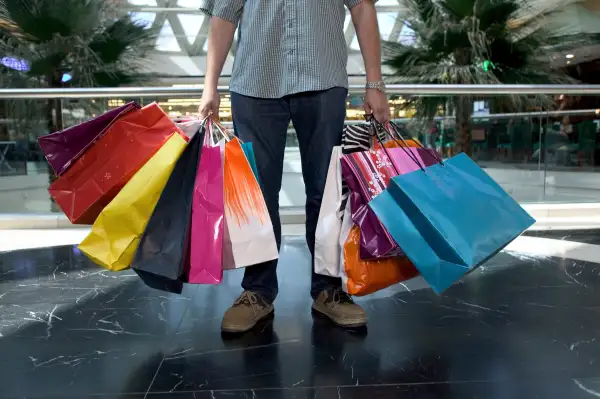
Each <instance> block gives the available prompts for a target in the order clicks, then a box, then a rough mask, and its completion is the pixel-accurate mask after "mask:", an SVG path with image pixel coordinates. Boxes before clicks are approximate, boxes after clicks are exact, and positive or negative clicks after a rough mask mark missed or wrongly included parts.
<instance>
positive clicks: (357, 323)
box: [312, 288, 367, 328]
mask: <svg viewBox="0 0 600 399" xmlns="http://www.w3.org/2000/svg"><path fill="white" fill-rule="evenodd" d="M312 308H313V309H314V310H316V311H317V312H319V313H321V314H323V315H325V316H327V317H328V318H330V319H331V320H332V321H333V322H334V323H335V324H337V325H339V326H341V327H351V328H356V327H363V326H365V325H366V324H367V314H366V313H365V311H364V310H363V308H361V307H360V306H359V305H357V304H355V303H354V301H353V300H352V298H350V296H349V295H348V294H347V293H345V292H344V291H342V289H341V288H335V289H329V290H325V291H323V292H321V293H320V294H319V296H318V297H317V299H315V301H314V302H313V305H312Z"/></svg>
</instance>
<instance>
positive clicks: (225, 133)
mask: <svg viewBox="0 0 600 399" xmlns="http://www.w3.org/2000/svg"><path fill="white" fill-rule="evenodd" d="M207 118H208V121H209V126H210V127H211V128H216V130H218V131H219V133H221V136H222V137H223V139H225V141H226V142H229V141H231V140H232V139H233V138H234V137H235V136H234V135H233V134H232V133H231V132H230V131H229V129H227V128H226V127H225V126H223V124H222V123H221V122H219V120H218V119H216V118H215V117H214V116H213V115H212V114H211V115H209V116H208V117H207ZM211 130H212V129H211Z"/></svg>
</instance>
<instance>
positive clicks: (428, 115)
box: [384, 0, 585, 154]
mask: <svg viewBox="0 0 600 399" xmlns="http://www.w3.org/2000/svg"><path fill="white" fill-rule="evenodd" d="M576 1H577V0H562V1H560V2H557V3H556V5H555V6H552V7H549V6H546V7H540V2H539V1H538V2H535V1H531V0H404V4H405V6H406V12H407V14H406V16H405V17H404V19H405V26H406V28H407V29H408V30H409V31H411V34H414V41H413V42H412V43H405V44H402V43H397V42H385V43H384V54H385V57H386V61H385V63H386V64H387V65H388V66H390V67H391V69H392V71H393V78H392V79H391V80H393V81H394V82H401V83H420V84H499V83H505V84H510V83H514V84H517V83H521V84H552V83H568V82H573V81H574V80H573V79H571V78H569V77H568V76H567V75H566V73H565V71H564V70H563V69H560V68H556V66H555V63H554V62H553V58H552V54H553V53H555V52H556V51H558V50H560V49H561V48H563V49H564V48H567V49H568V48H574V47H576V46H577V45H581V44H582V43H584V42H585V38H583V37H580V36H568V37H566V36H560V35H559V34H558V33H556V32H553V31H552V30H551V27H550V26H549V25H548V23H547V22H548V17H549V16H550V15H552V14H554V13H555V12H556V11H557V10H558V9H559V8H558V7H559V4H561V5H562V7H564V6H565V5H566V3H573V2H576ZM546 4H547V3H546ZM503 99H506V97H504V98H503ZM507 99H508V100H509V105H512V107H513V109H514V108H516V107H522V106H524V105H526V104H527V103H528V100H531V99H527V98H523V97H519V96H511V97H508V98H507ZM473 100H474V99H473V98H471V97H468V96H458V97H446V96H440V97H415V98H413V99H412V100H411V101H410V105H411V106H414V107H415V108H416V110H417V117H418V118H419V119H420V120H422V121H431V119H432V118H433V117H434V116H435V115H436V114H437V113H438V112H439V111H440V109H448V108H452V109H453V111H454V114H455V116H456V136H455V148H454V151H455V152H466V153H467V154H470V153H471V138H470V129H469V125H470V119H471V113H472V111H473ZM500 100H501V99H495V101H500ZM536 101H537V102H538V104H539V103H540V102H539V101H543V102H544V104H552V103H553V102H552V98H550V97H543V96H541V97H537V98H536ZM502 106H503V107H505V108H506V104H503V105H502Z"/></svg>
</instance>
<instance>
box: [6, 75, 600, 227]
mask: <svg viewBox="0 0 600 399" xmlns="http://www.w3.org/2000/svg"><path fill="white" fill-rule="evenodd" d="M219 91H220V92H221V93H222V94H227V92H228V87H219ZM349 93H350V95H351V96H350V97H349V100H348V101H350V103H351V104H352V107H354V108H355V109H354V110H352V112H354V114H351V113H350V111H349V119H351V118H353V117H356V118H357V119H360V118H359V116H360V115H359V114H360V112H361V105H360V104H355V103H353V99H356V98H357V97H358V98H359V99H360V95H361V94H362V93H364V86H362V85H351V86H350V87H349ZM388 93H389V94H390V95H402V96H449V97H451V96H470V97H472V98H485V99H491V98H494V97H501V96H506V95H514V94H518V95H527V96H529V95H531V96H533V97H532V98H535V95H541V94H544V95H556V96H557V97H558V96H560V95H565V96H573V97H577V98H583V99H586V98H588V99H589V98H590V97H591V100H592V101H590V102H588V103H587V105H586V106H582V107H581V106H580V107H579V108H580V109H568V110H551V109H548V110H545V108H544V107H541V106H540V107H538V108H536V109H535V110H533V111H532V110H529V111H527V112H519V113H501V114H480V113H474V114H473V115H472V121H471V128H472V129H471V133H472V140H473V148H474V153H473V159H475V160H476V161H477V162H478V163H479V164H480V165H481V166H482V167H484V168H485V169H486V170H487V171H488V173H489V174H490V175H491V176H492V177H493V178H494V179H496V180H497V181H498V182H499V183H500V184H501V185H502V186H503V187H504V188H505V189H506V190H507V191H509V192H510V193H511V194H512V195H513V196H514V197H515V198H516V199H517V200H519V201H520V202H523V203H539V202H569V203H572V202H598V201H599V200H600V179H598V176H600V174H599V173H598V172H600V110H598V109H596V104H597V103H600V85H396V84H394V85H389V86H388ZM201 94H202V87H201V86H197V85H194V86H192V85H190V86H183V87H182V86H177V87H119V88H85V89H77V88H73V89H60V88H58V89H16V88H15V89H0V100H11V101H9V102H8V103H10V104H12V106H15V104H16V105H17V107H16V108H15V109H18V112H12V111H14V110H12V111H11V113H9V115H8V116H0V118H5V119H0V215H1V214H20V215H22V214H48V213H50V212H59V210H58V209H56V208H55V207H54V208H53V207H52V204H51V202H50V200H49V198H48V194H47V191H46V188H47V185H48V170H47V166H46V162H45V161H44V158H43V156H42V155H41V153H40V152H39V148H37V145H36V144H35V141H36V140H37V137H38V136H40V135H43V134H46V133H47V129H46V125H47V123H46V118H47V117H48V115H47V113H46V107H47V101H46V100H47V99H64V100H66V101H65V102H64V105H65V109H64V114H63V116H64V119H65V121H64V122H65V124H66V125H67V126H69V125H73V124H75V123H78V122H80V121H82V120H86V119H89V118H91V117H93V116H94V115H95V114H96V113H101V112H105V111H106V110H108V109H109V108H111V107H113V106H114V105H115V104H117V103H122V102H123V101H125V100H126V99H133V100H136V101H139V102H140V103H141V104H146V103H149V102H152V101H159V103H160V104H161V105H162V106H163V107H164V108H165V111H169V108H170V106H171V105H172V106H173V110H172V112H173V114H174V115H175V114H177V112H180V111H183V112H182V113H181V114H182V115H185V114H187V113H189V114H193V113H195V112H196V110H197V104H198V103H199V100H200V96H201ZM166 99H177V100H175V101H172V102H171V101H167V100H166ZM181 99H186V100H181ZM187 99H191V100H189V101H188V100H187ZM69 100H70V101H69ZM72 100H80V101H72ZM120 100H122V101H120ZM358 102H360V101H358ZM182 104H184V105H182ZM222 104H223V103H222ZM590 104H592V105H590ZM32 105H33V107H32ZM228 106H229V104H226V105H225V107H224V108H225V109H227V107H228ZM392 106H394V107H396V111H398V110H399V108H400V107H398V106H396V105H392ZM227 112H228V111H227ZM402 115H403V114H402ZM407 115H410V113H409V114H407ZM396 116H398V112H396ZM567 117H568V118H567ZM395 120H396V121H398V122H400V123H408V122H409V121H410V120H411V119H410V118H395ZM346 123H347V124H353V123H361V121H358V120H354V121H350V120H349V121H347V122H346ZM435 123H436V129H437V131H436V132H435V133H433V134H432V131H430V130H428V129H427V128H424V127H420V128H417V127H416V126H415V128H414V129H412V128H411V129H412V130H411V133H413V134H414V135H415V136H416V137H418V138H419V139H421V140H422V141H423V142H424V143H425V144H426V145H427V146H430V147H435V148H436V149H438V150H439V151H440V152H441V153H443V154H445V155H447V154H446V153H447V152H448V149H449V148H451V147H452V143H453V140H454V138H453V135H454V133H455V130H454V129H455V128H454V121H453V117H452V116H444V117H438V118H435ZM410 126H412V125H409V127H410ZM419 129H421V130H419ZM288 133H289V135H288V142H287V149H286V158H285V166H284V179H283V190H282V193H281V197H280V203H281V205H282V207H283V208H284V209H288V210H289V209H290V208H294V212H300V213H301V209H302V207H303V205H304V187H303V180H302V177H301V175H300V172H301V162H300V160H299V154H298V147H297V141H296V138H295V132H294V130H293V129H292V128H291V129H290V130H289V132H288ZM0 219H1V218H0Z"/></svg>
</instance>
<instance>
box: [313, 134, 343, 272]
mask: <svg viewBox="0 0 600 399" xmlns="http://www.w3.org/2000/svg"><path fill="white" fill-rule="evenodd" d="M341 156H342V147H340V146H337V147H334V148H333V151H332V152H331V160H330V161H329V169H328V171H327V180H326V181H325V190H324V191H323V199H322V201H321V209H320V211H319V219H318V220H317V229H316V232H315V257H314V258H315V262H314V265H315V266H314V267H315V273H317V274H322V275H325V276H332V277H338V276H339V275H340V250H339V242H338V241H339V237H340V231H341V228H342V214H340V211H339V210H340V205H341V203H342V171H341V167H340V158H341Z"/></svg>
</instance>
